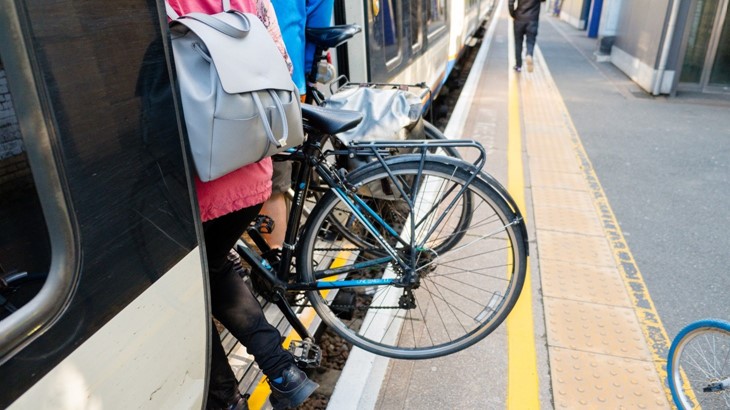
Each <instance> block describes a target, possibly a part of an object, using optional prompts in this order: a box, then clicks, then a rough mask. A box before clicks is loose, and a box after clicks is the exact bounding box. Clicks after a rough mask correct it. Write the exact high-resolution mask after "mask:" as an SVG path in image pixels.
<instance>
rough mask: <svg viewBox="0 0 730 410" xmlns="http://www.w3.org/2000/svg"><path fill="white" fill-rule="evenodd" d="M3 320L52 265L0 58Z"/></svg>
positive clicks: (0, 280) (27, 297)
mask: <svg viewBox="0 0 730 410" xmlns="http://www.w3.org/2000/svg"><path fill="white" fill-rule="evenodd" d="M0 215H2V219H0V232H2V245H0V320H2V319H5V318H7V317H8V316H9V315H10V314H12V313H13V312H15V311H17V310H18V309H19V308H21V307H22V306H24V305H25V304H26V303H28V301H30V300H31V299H33V297H34V296H35V295H36V294H37V293H38V291H40V289H41V287H42V286H43V283H44V282H45V278H46V274H47V272H48V268H49V266H50V247H49V241H48V232H47V231H46V222H45V219H44V218H43V212H42V210H41V206H40V200H39V198H38V193H37V191H36V187H35V183H34V182H33V175H32V173H31V169H30V165H29V163H28V157H27V153H26V151H25V146H24V145H23V140H22V138H21V135H20V128H19V126H18V116H17V115H16V113H15V107H14V105H13V98H12V96H11V95H10V92H9V90H8V79H7V76H6V74H5V67H4V65H3V60H2V56H0Z"/></svg>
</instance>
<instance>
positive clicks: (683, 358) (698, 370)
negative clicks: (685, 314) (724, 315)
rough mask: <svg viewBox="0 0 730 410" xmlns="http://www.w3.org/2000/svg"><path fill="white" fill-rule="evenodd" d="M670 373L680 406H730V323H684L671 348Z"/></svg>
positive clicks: (675, 397) (668, 358)
mask: <svg viewBox="0 0 730 410" xmlns="http://www.w3.org/2000/svg"><path fill="white" fill-rule="evenodd" d="M667 375H668V379H669V389H670V390H671V392H672V399H673V400H674V403H675V404H676V405H677V407H678V408H680V409H698V408H705V409H728V408H730V322H727V321H725V320H719V319H703V320H699V321H696V322H693V323H690V324H689V325H687V326H685V327H684V328H683V329H682V330H681V331H680V332H679V334H677V336H676V337H675V338H674V341H673V342H672V346H671V348H670V349H669V355H668V357H667Z"/></svg>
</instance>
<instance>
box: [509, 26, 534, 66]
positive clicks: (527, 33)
mask: <svg viewBox="0 0 730 410" xmlns="http://www.w3.org/2000/svg"><path fill="white" fill-rule="evenodd" d="M537 26H538V22H537V20H515V21H514V32H515V66H517V67H522V42H523V41H526V42H527V53H526V54H527V55H528V56H531V55H532V52H533V51H534V50H535V40H536V39H537Z"/></svg>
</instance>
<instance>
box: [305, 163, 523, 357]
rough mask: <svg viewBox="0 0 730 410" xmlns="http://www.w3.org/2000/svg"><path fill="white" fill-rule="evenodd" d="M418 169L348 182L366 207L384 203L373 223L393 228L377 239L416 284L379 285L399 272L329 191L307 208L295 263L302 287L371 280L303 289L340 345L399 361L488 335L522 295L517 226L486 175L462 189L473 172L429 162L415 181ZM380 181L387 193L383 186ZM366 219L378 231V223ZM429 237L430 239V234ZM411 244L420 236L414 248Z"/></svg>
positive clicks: (378, 172) (406, 167)
mask: <svg viewBox="0 0 730 410" xmlns="http://www.w3.org/2000/svg"><path fill="white" fill-rule="evenodd" d="M418 166H419V163H418V161H400V162H399V163H392V164H391V166H390V171H391V172H392V174H393V176H394V177H395V180H393V179H391V178H390V177H389V176H388V173H387V172H386V170H385V169H384V168H383V167H382V166H379V167H373V168H371V169H370V170H368V171H367V172H361V173H359V174H358V175H357V178H355V179H353V180H351V181H350V182H351V183H353V184H355V185H356V186H359V193H360V194H359V195H360V197H361V198H363V202H366V203H369V204H371V205H368V206H369V207H371V208H372V209H374V210H379V211H378V212H382V209H383V208H382V207H380V208H378V207H377V204H379V203H380V204H382V203H383V202H385V201H387V202H388V206H387V208H388V213H379V218H381V219H382V220H384V221H385V222H386V223H388V224H389V225H390V229H386V228H380V229H379V231H378V234H379V235H382V237H383V238H384V239H385V240H386V241H387V242H388V243H390V244H391V245H392V246H393V248H394V249H396V251H397V252H398V254H399V255H400V256H402V257H403V258H404V260H407V261H408V263H409V266H410V267H413V268H414V269H415V271H416V272H418V278H419V279H418V283H417V284H415V285H407V286H404V285H403V284H393V283H391V284H379V283H378V282H375V281H377V280H381V281H385V280H389V279H393V280H396V281H397V280H398V279H401V278H403V270H402V269H400V268H398V267H397V266H395V265H394V264H393V263H390V262H389V260H390V259H389V258H388V252H387V251H386V250H385V249H382V248H383V247H382V246H381V248H378V246H376V244H377V242H376V241H374V240H373V237H372V234H369V235H370V236H367V235H366V234H365V233H366V232H367V230H366V229H365V228H364V226H363V222H362V221H361V220H358V219H357V218H354V219H353V218H352V217H351V215H348V214H345V213H343V210H344V209H346V207H345V206H344V204H343V202H342V199H340V198H339V197H337V196H336V195H335V194H334V193H328V194H327V195H326V196H325V197H323V198H322V200H321V201H320V203H319V204H318V205H317V207H316V208H315V209H314V210H313V211H312V215H311V216H310V220H309V221H308V223H307V228H306V231H305V233H304V235H303V238H302V241H301V243H300V256H299V257H298V263H299V272H300V274H301V275H302V279H303V281H305V282H307V283H313V282H316V283H317V284H318V286H320V287H327V286H328V285H327V283H326V282H328V281H354V280H358V279H369V280H371V281H370V282H368V283H367V285H368V286H360V285H363V283H359V284H355V283H353V286H352V287H343V288H339V289H337V290H334V289H333V290H318V291H309V292H308V297H309V299H310V302H311V303H312V305H313V307H314V308H315V310H317V312H318V314H319V315H320V316H321V318H322V320H323V321H324V322H325V323H327V325H329V326H330V327H331V328H332V329H333V330H334V331H336V332H337V333H338V334H340V335H341V336H342V337H343V338H345V339H346V340H348V341H350V342H351V343H353V344H355V345H356V346H359V347H361V348H363V349H365V350H368V351H370V352H373V353H376V354H380V355H384V356H388V357H393V358H402V359H424V358H433V357H438V356H443V355H447V354H450V353H453V352H456V351H459V350H462V349H464V348H466V347H468V346H471V345H472V344H474V343H476V342H477V341H479V340H481V339H483V338H484V337H486V336H487V335H488V334H489V333H491V332H492V331H494V329H495V328H496V327H497V326H498V325H499V324H500V323H502V321H503V320H504V319H505V318H506V316H507V314H508V313H509V311H510V310H511V309H512V307H513V306H514V303H515V302H516V300H517V297H518V296H519V293H520V291H521V289H522V285H523V282H524V278H525V265H526V257H527V249H526V246H527V245H526V241H525V238H524V237H523V235H522V232H523V231H522V229H523V227H522V226H521V224H522V223H523V222H522V220H521V219H520V218H518V217H517V216H516V215H515V214H514V213H513V212H512V211H511V209H510V208H509V206H508V205H507V203H506V202H505V201H504V200H503V198H502V197H501V196H500V195H499V194H498V193H497V192H496V191H495V190H493V189H492V188H491V187H490V186H489V185H488V184H487V183H486V182H485V181H483V180H482V179H474V180H473V181H472V182H471V183H470V184H469V185H467V186H466V191H464V192H462V191H461V189H462V188H463V187H464V186H465V183H466V181H467V180H468V178H469V176H470V174H469V172H468V171H467V166H466V165H458V164H457V163H455V162H436V161H433V160H426V162H425V164H424V167H423V174H422V175H421V176H418V169H419V168H418ZM384 181H385V182H388V183H389V184H390V185H392V187H391V189H383V188H382V187H383V184H384ZM416 181H419V182H420V183H418V184H416ZM398 186H400V187H401V188H403V191H404V192H401V190H399V189H397V187H398ZM394 188H395V189H394ZM403 193H405V194H406V197H407V198H408V199H410V200H411V201H412V203H413V204H414V207H413V210H411V209H410V208H409V207H408V206H407V204H405V202H406V201H405V200H404V197H403ZM452 200H453V201H452ZM465 203H468V205H465ZM364 208H365V206H361V209H364ZM347 209H349V208H347ZM405 212H407V215H404V213H405ZM442 214H443V215H444V216H443V218H441V215H442ZM333 219H337V220H339V221H341V222H343V225H344V226H346V227H347V229H348V231H349V232H360V234H359V235H361V236H362V237H363V238H367V240H363V241H362V242H361V243H352V242H350V241H348V240H347V237H345V236H344V235H338V234H337V232H336V230H333V229H331V227H332V224H331V223H330V221H331V220H333ZM366 220H367V221H368V222H369V223H371V224H372V225H374V226H378V221H377V220H378V217H373V216H366ZM393 230H397V231H396V233H398V237H396V236H395V235H394V234H393ZM427 232H431V233H432V235H431V236H430V237H428V238H426V236H425V234H426V233H427ZM398 238H400V241H399V239H398ZM410 238H418V240H416V241H414V242H415V245H416V246H415V247H414V246H412V245H411V243H412V242H411V241H410ZM316 261H317V262H316ZM347 283H348V284H349V283H350V282H347Z"/></svg>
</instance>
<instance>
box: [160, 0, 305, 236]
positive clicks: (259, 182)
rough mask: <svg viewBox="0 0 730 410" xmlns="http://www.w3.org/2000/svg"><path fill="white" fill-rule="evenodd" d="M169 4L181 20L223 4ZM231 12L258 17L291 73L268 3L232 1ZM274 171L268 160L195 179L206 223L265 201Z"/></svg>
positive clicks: (199, 0) (211, 0) (207, 0)
mask: <svg viewBox="0 0 730 410" xmlns="http://www.w3.org/2000/svg"><path fill="white" fill-rule="evenodd" d="M168 1H169V3H170V5H171V6H172V8H173V9H175V11H176V12H177V13H178V14H179V15H181V16H182V15H184V14H187V13H191V12H202V13H206V14H215V13H218V12H220V11H222V10H223V4H222V1H221V0H168ZM231 8H232V9H235V10H238V11H242V12H244V13H251V14H256V15H257V16H258V18H259V19H260V20H261V21H262V22H263V23H264V25H265V26H266V27H267V28H268V30H269V33H270V34H271V37H272V38H273V39H274V41H275V42H276V44H277V46H278V47H279V51H281V53H282V55H283V56H284V58H285V59H286V61H287V64H288V65H289V69H290V71H291V67H292V66H291V61H290V59H289V56H288V55H287V53H286V47H285V46H284V42H283V40H282V38H281V32H280V31H279V25H278V23H277V20H276V15H275V14H274V9H273V7H272V6H271V3H270V2H269V0H231ZM272 169H273V168H272V164H271V159H270V158H266V159H263V160H261V161H259V162H257V163H255V164H250V165H246V166H245V167H243V168H241V169H238V170H236V171H233V172H231V173H230V174H228V175H224V176H222V177H220V178H218V179H215V180H213V181H210V182H202V181H201V180H200V179H199V178H198V177H197V176H196V177H195V190H196V191H197V194H198V206H199V207H200V217H201V219H202V220H203V222H205V221H209V220H211V219H214V218H217V217H219V216H223V215H225V214H228V213H231V212H234V211H237V210H239V209H243V208H248V207H250V206H254V205H257V204H260V203H263V202H264V201H266V200H267V199H268V198H269V196H270V195H271V174H272Z"/></svg>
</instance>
